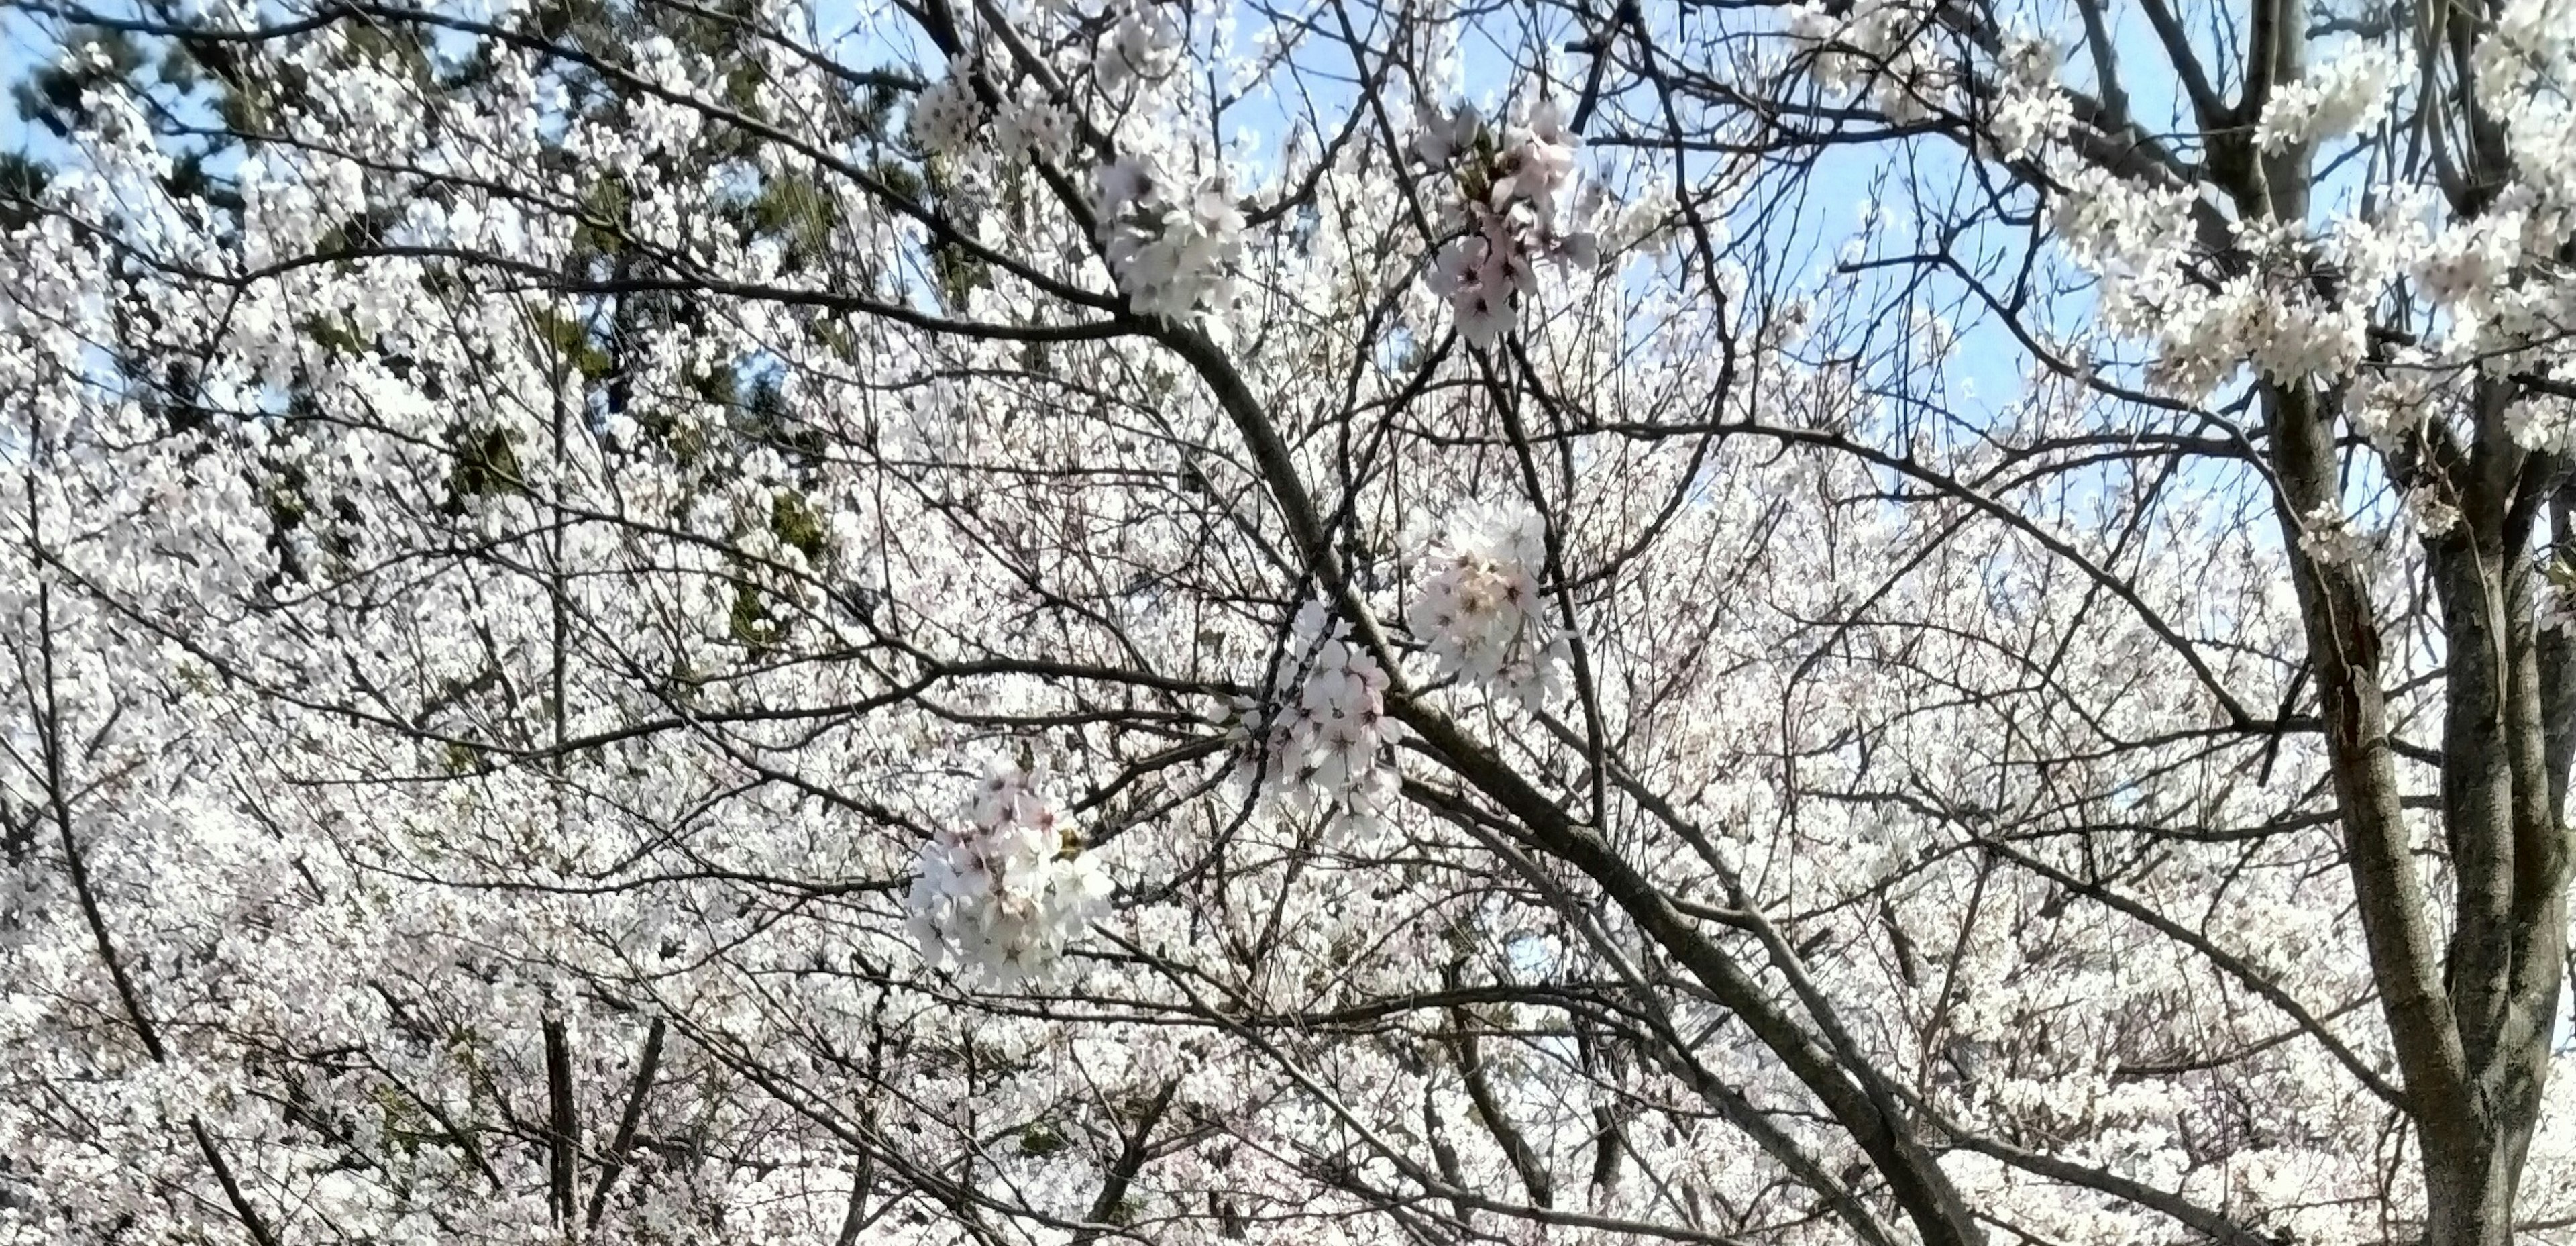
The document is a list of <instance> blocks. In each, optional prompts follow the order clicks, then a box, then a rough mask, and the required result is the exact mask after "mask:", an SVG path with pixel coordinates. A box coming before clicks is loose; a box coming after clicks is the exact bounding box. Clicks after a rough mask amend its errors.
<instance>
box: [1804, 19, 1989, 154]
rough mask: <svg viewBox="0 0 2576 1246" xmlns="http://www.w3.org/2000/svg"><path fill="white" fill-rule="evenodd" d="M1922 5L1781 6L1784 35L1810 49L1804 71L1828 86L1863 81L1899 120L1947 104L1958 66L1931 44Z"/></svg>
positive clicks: (1918, 117)
mask: <svg viewBox="0 0 2576 1246" xmlns="http://www.w3.org/2000/svg"><path fill="white" fill-rule="evenodd" d="M1936 33H1937V32H1936V30H1935V29H1934V26H1933V18H1932V13H1931V10H1930V8H1929V7H1928V6H1923V5H1918V4H1915V3H1909V2H1908V0H1858V2H1857V3H1855V4H1853V5H1852V6H1851V8H1850V10H1849V11H1848V12H1847V13H1845V14H1844V15H1842V16H1840V17H1837V16H1835V15H1833V14H1832V13H1831V12H1829V11H1827V10H1826V8H1825V7H1824V6H1823V5H1820V4H1801V5H1798V6H1797V7H1795V8H1792V9H1791V10H1790V11H1789V37H1790V38H1791V40H1793V41H1794V42H1796V43H1799V44H1802V45H1805V46H1807V47H1809V48H1811V49H1813V60H1812V61H1811V62H1810V64H1811V72H1812V73H1813V74H1814V75H1815V77H1816V81H1817V82H1818V83H1820V84H1821V85H1823V86H1824V88H1825V89H1826V90H1828V91H1832V92H1835V93H1837V94H1843V93H1848V92H1850V91H1852V90H1853V89H1855V88H1858V87H1862V86H1866V87H1868V88H1869V93H1870V103H1871V105H1872V106H1874V107H1876V108H1877V109H1878V111H1879V112H1880V113H1881V114H1883V115H1885V116H1886V117H1887V119H1888V120H1890V121H1893V122H1895V123H1897V124H1899V125H1906V124H1910V123H1913V122H1917V121H1922V120H1925V119H1927V118H1929V117H1930V116H1931V115H1932V111H1933V109H1934V107H1936V106H1939V107H1943V108H1950V107H1953V106H1954V104H1955V101H1954V99H1953V96H1954V95H1955V94H1956V86H1957V79H1958V74H1957V71H1956V70H1955V69H1953V68H1952V67H1951V66H1950V65H1948V64H1947V63H1946V62H1945V61H1944V60H1943V59H1942V58H1941V56H1940V54H1939V53H1938V51H1937V50H1936V45H1935V44H1934V41H1933V38H1932V36H1933V35H1935V34H1936Z"/></svg>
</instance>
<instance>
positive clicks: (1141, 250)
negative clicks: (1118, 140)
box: [1100, 156, 1244, 321]
mask: <svg viewBox="0 0 2576 1246" xmlns="http://www.w3.org/2000/svg"><path fill="white" fill-rule="evenodd" d="M1100 222H1101V224H1100V230H1101V243H1102V246H1103V248H1104V249H1105V250H1106V251H1107V253H1108V258H1109V265H1110V269H1111V271H1113V272H1115V273H1116V274H1117V275H1118V289H1119V291H1120V292H1121V293H1123V294H1125V295H1126V296H1127V299H1128V302H1129V304H1130V305H1131V306H1133V307H1134V308H1135V309H1136V311H1137V313H1138V314H1140V315H1146V316H1160V317H1162V318H1164V319H1166V320H1171V321H1186V320H1192V319H1196V318H1198V317H1201V316H1206V315H1214V314H1216V313H1220V312H1222V311H1224V310H1225V309H1226V307H1227V306H1228V305H1230V304H1231V303H1232V302H1233V300H1234V297H1235V290H1236V278H1235V269H1236V265H1237V264H1238V263H1239V262H1240V261H1241V258H1242V255H1243V230H1244V220H1243V211H1242V209H1241V208H1239V207H1237V206H1236V204H1235V200H1234V196H1233V195H1231V194H1230V193H1228V192H1227V189H1226V184H1225V181H1224V179H1222V178H1217V177H1208V178H1199V179H1195V180H1188V179H1176V178H1174V177H1172V176H1170V175H1168V174H1167V173H1165V172H1164V171H1163V170H1162V168H1161V167H1160V166H1159V165H1158V164H1157V163H1156V162H1155V161H1153V160H1150V159H1146V158H1143V157H1138V156H1122V157H1120V158H1119V159H1117V160H1115V161H1112V162H1111V163H1109V164H1106V165H1103V166H1101V169H1100Z"/></svg>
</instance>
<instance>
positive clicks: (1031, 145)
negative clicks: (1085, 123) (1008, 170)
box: [993, 94, 1073, 161]
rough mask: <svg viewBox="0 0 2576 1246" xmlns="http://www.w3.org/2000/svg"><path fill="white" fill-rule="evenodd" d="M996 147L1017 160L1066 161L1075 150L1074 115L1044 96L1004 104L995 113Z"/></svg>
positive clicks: (994, 137)
mask: <svg viewBox="0 0 2576 1246" xmlns="http://www.w3.org/2000/svg"><path fill="white" fill-rule="evenodd" d="M993 145H994V146H995V147H998V148H1000V149H1001V152H1002V154H1003V155H1005V156H1010V157H1013V158H1018V157H1022V156H1028V157H1034V158H1036V159H1039V160H1045V161H1057V160H1062V159H1063V158H1064V157H1065V156H1066V154H1068V153H1070V152H1071V151H1072V150H1073V114H1072V113H1070V112H1067V111H1066V110H1065V109H1064V108H1063V107H1062V106H1060V105H1058V104H1056V103H1055V102H1054V101H1052V100H1049V99H1047V98H1045V97H1044V96H1042V95H1036V94H1028V95H1024V96H1021V97H1019V98H1014V99H1010V100H1007V101H1004V102H1003V104H1002V106H1001V107H999V108H997V109H995V110H993Z"/></svg>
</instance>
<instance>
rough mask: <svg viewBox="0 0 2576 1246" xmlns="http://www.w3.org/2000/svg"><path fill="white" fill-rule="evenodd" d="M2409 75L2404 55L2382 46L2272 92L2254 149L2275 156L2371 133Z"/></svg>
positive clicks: (2362, 49)
mask: <svg viewBox="0 0 2576 1246" xmlns="http://www.w3.org/2000/svg"><path fill="white" fill-rule="evenodd" d="M2408 72H2409V66H2407V64H2406V63H2405V60H2404V59H2403V58H2402V57H2401V56H2400V55H2398V54H2396V53H2393V52H2390V51H2388V50H2387V49H2384V48H2378V47H2370V46H2363V47H2360V48H2356V49H2354V50H2353V51H2351V52H2349V53H2347V54H2345V55H2343V56H2339V57H2336V58H2334V59H2333V60H2330V61H2327V62H2326V63H2324V64H2322V65H2320V66H2317V67H2316V68H2315V69H2314V70H2312V71H2311V72H2309V73H2308V74H2307V75H2306V76H2304V77H2302V78H2300V79H2299V80H2298V81H2296V82H2288V83H2283V84H2282V85H2280V86H2279V87H2277V88H2275V89H2274V90H2273V92H2272V97H2271V98H2270V99H2268V100H2265V101H2264V103H2263V116H2262V119H2261V121H2260V122H2258V123H2257V124H2256V125H2255V127H2254V142H2255V145H2256V146H2258V147H2261V148H2262V149H2263V150H2264V151H2266V152H2275V153H2277V152H2280V151H2284V150H2287V149H2288V148H2291V147H2294V146H2307V145H2309V144H2313V143H2316V142H2319V141H2321V140H2324V139H2329V138H2333V137H2335V136H2337V135H2341V134H2350V133H2352V132H2353V131H2355V130H2363V129H2368V128H2369V127H2371V126H2373V125H2376V124H2378V122H2379V119H2380V118H2381V117H2382V116H2384V115H2386V113H2387V112H2388V104H2389V88H2390V84H2391V83H2393V82H2396V81H2399V80H2401V79H2403V78H2404V77H2406V76H2407V74H2408Z"/></svg>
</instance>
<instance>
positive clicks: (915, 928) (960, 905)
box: [907, 766, 1110, 986]
mask: <svg viewBox="0 0 2576 1246" xmlns="http://www.w3.org/2000/svg"><path fill="white" fill-rule="evenodd" d="M920 869H921V872H920V874H919V876H918V877H916V878H915V879H914V881H913V885H912V894H911V896H910V898H909V900H908V902H907V907H908V908H909V909H910V910H911V925H912V933H913V937H914V938H915V939H917V940H918V941H919V942H920V944H921V955H922V959H923V960H925V961H927V962H929V963H930V964H931V965H933V966H940V965H954V966H956V967H957V968H958V969H960V970H962V971H963V972H965V973H966V974H968V975H969V976H972V977H976V978H980V979H982V980H984V981H986V982H990V983H993V984H995V985H999V986H1011V985H1015V984H1017V983H1020V982H1024V981H1028V980H1030V979H1033V978H1037V977H1040V976H1042V975H1043V974H1045V973H1046V972H1047V971H1048V970H1049V969H1050V968H1052V967H1053V966H1054V965H1055V963H1056V962H1057V961H1058V960H1059V959H1060V958H1061V957H1062V956H1063V955H1064V951H1065V949H1066V948H1067V947H1068V946H1070V945H1071V944H1072V943H1073V941H1074V940H1075V939H1078V938H1080V937H1081V936H1082V934H1083V933H1084V932H1085V931H1087V930H1089V929H1090V928H1091V923H1092V922H1093V921H1095V920H1097V919H1098V918H1099V917H1100V916H1101V914H1102V913H1104V912H1106V911H1107V908H1108V902H1109V892H1110V882H1109V876H1108V874H1107V873H1106V872H1105V871H1103V870H1102V869H1101V868H1100V863H1099V861H1098V860H1097V859H1096V858H1095V857H1094V856H1093V855H1092V854H1090V853H1087V852H1085V851H1083V849H1082V843H1081V840H1080V838H1079V837H1078V836H1076V835H1074V834H1073V833H1072V832H1071V831H1070V830H1069V829H1066V828H1064V827H1063V826H1062V825H1061V824H1060V821H1059V819H1058V817H1057V814H1056V811H1055V807H1054V806H1053V805H1052V804H1050V803H1049V802H1048V801H1047V799H1046V798H1045V796H1043V795H1041V794H1040V792H1039V791H1038V785H1037V782H1036V780H1035V779H1034V778H1033V777H1032V776H1030V775H1029V774H1027V773H1026V772H1024V771H1022V770H1019V769H1017V768H1016V767H1010V766H997V767H995V768H994V769H993V770H992V771H990V772H989V773H987V774H986V775H985V777H984V779H983V781H982V782H981V783H979V784H978V785H977V786H976V789H975V795H974V797H973V799H972V800H971V801H969V802H968V807H967V816H966V820H965V823H964V825H962V826H956V827H951V828H947V829H943V830H941V831H940V832H939V833H938V834H936V835H934V836H932V837H931V839H930V841H929V842H928V843H925V844H923V845H922V846H921V858H920Z"/></svg>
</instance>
